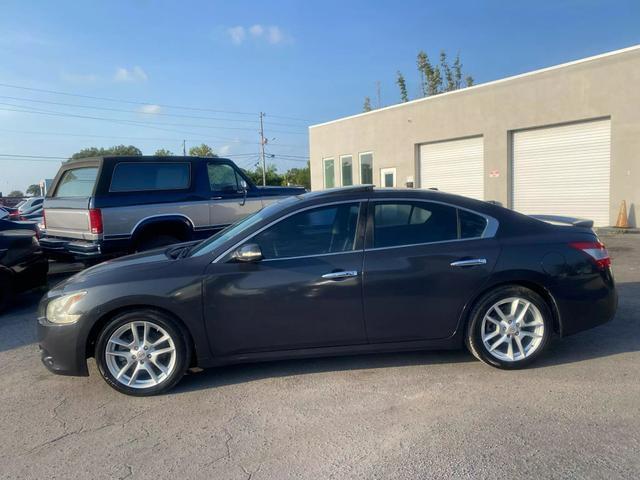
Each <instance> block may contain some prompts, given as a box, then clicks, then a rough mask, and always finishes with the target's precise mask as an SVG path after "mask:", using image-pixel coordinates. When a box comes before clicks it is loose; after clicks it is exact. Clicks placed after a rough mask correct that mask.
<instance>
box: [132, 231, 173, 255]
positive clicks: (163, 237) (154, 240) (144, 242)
mask: <svg viewBox="0 0 640 480" xmlns="http://www.w3.org/2000/svg"><path fill="white" fill-rule="evenodd" d="M182 241H183V240H181V239H179V238H178V237H174V236H173V235H167V234H158V235H148V236H144V237H142V238H141V239H140V240H139V241H138V242H137V244H136V248H135V251H136V252H144V251H146V250H153V249H154V248H160V247H166V246H167V245H173V244H174V243H180V242H182Z"/></svg>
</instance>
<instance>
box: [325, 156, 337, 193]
mask: <svg viewBox="0 0 640 480" xmlns="http://www.w3.org/2000/svg"><path fill="white" fill-rule="evenodd" d="M334 163H335V162H334V161H333V158H325V159H324V188H333V187H335V186H336V168H335V164H334Z"/></svg>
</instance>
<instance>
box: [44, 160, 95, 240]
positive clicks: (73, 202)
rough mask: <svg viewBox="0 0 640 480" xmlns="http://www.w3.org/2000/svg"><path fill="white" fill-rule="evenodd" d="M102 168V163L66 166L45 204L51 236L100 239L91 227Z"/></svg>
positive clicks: (82, 163) (90, 162) (57, 177)
mask: <svg viewBox="0 0 640 480" xmlns="http://www.w3.org/2000/svg"><path fill="white" fill-rule="evenodd" d="M99 168H100V161H99V160H87V161H82V162H73V163H72V164H66V165H63V166H62V168H61V169H60V171H59V172H58V174H57V175H56V178H55V179H54V181H53V184H52V188H51V189H50V192H51V195H50V196H47V198H46V199H45V201H44V218H45V234H46V236H47V237H57V238H67V239H76V240H96V239H98V238H99V234H101V233H102V232H98V231H96V230H95V228H94V229H93V231H92V225H91V215H90V211H91V200H92V197H93V194H94V190H95V184H96V179H97V178H98V172H99Z"/></svg>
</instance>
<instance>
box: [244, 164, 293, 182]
mask: <svg viewBox="0 0 640 480" xmlns="http://www.w3.org/2000/svg"><path fill="white" fill-rule="evenodd" d="M244 173H246V174H247V176H248V177H249V178H250V179H251V181H252V182H253V183H255V184H256V185H262V166H260V165H258V166H257V167H256V168H255V170H249V169H244ZM265 177H266V181H267V185H273V186H280V185H282V182H283V180H284V178H283V176H282V175H280V174H279V173H278V169H277V167H276V166H275V165H267V171H266V175H265Z"/></svg>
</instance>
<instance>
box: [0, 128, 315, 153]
mask: <svg viewBox="0 0 640 480" xmlns="http://www.w3.org/2000/svg"><path fill="white" fill-rule="evenodd" d="M167 131H169V130H167ZM0 132H6V133H14V134H18V135H42V136H54V137H57V136H62V137H79V138H104V139H115V140H118V139H120V140H134V141H153V142H176V143H180V144H181V143H182V141H183V140H186V141H187V142H192V143H198V142H207V141H211V140H213V139H216V140H217V141H218V140H226V141H230V142H232V143H234V144H235V143H238V144H242V145H260V142H247V141H244V140H239V139H233V138H228V137H217V136H210V135H206V137H207V138H205V137H200V138H186V139H182V138H164V137H128V136H122V135H92V134H88V133H84V134H83V133H68V132H39V131H32V130H8V129H4V128H0ZM270 145H271V147H293V148H307V147H306V145H302V144H291V143H272V144H270Z"/></svg>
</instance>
